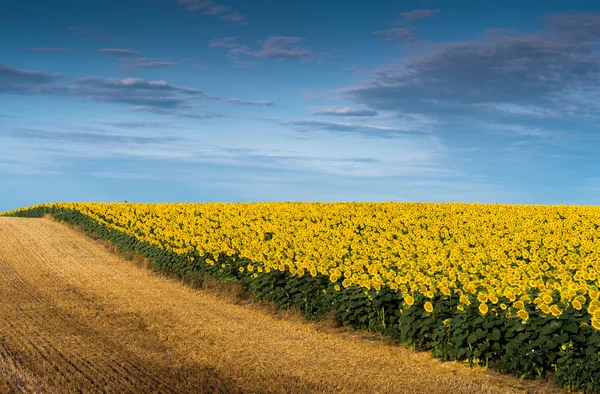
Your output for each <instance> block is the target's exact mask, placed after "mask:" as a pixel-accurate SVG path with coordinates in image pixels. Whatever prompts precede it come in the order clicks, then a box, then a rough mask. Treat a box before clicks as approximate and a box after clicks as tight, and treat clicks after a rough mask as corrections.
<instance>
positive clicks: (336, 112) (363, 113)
mask: <svg viewBox="0 0 600 394" xmlns="http://www.w3.org/2000/svg"><path fill="white" fill-rule="evenodd" d="M310 113H311V114H312V115H332V116H344V117H345V116H348V117H353V116H355V117H368V116H376V115H377V111H373V110H370V109H355V108H350V107H343V108H321V109H315V110H312V111H311V112H310Z"/></svg>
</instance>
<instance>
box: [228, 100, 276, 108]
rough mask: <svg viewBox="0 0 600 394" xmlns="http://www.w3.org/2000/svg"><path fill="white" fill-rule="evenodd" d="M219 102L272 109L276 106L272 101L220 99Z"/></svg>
mask: <svg viewBox="0 0 600 394" xmlns="http://www.w3.org/2000/svg"><path fill="white" fill-rule="evenodd" d="M219 101H223V102H226V103H233V104H242V105H258V106H261V107H274V106H276V105H277V104H275V103H274V102H272V101H266V100H242V99H239V98H220V99H219Z"/></svg>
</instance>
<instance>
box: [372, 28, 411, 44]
mask: <svg viewBox="0 0 600 394" xmlns="http://www.w3.org/2000/svg"><path fill="white" fill-rule="evenodd" d="M373 34H375V35H376V36H381V37H382V40H383V41H392V40H409V41H411V40H415V39H416V37H415V35H414V33H413V32H412V31H410V30H408V29H404V28H402V27H394V28H393V29H387V30H378V31H376V32H374V33H373Z"/></svg>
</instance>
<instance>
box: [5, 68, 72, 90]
mask: <svg viewBox="0 0 600 394" xmlns="http://www.w3.org/2000/svg"><path fill="white" fill-rule="evenodd" d="M60 76H61V75H60V74H52V73H45V72H41V71H27V70H18V69H15V68H12V67H8V66H5V65H3V64H0V93H35V92H36V91H38V89H39V88H41V87H43V86H47V85H48V84H50V83H51V82H54V81H56V80H57V79H58V78H60Z"/></svg>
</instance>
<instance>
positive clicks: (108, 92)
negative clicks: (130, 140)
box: [0, 65, 276, 119]
mask: <svg viewBox="0 0 600 394" xmlns="http://www.w3.org/2000/svg"><path fill="white" fill-rule="evenodd" d="M60 77H61V75H60V74H51V73H44V72H41V71H26V70H18V69H15V68H11V67H8V66H5V65H0V93H12V94H46V95H55V96H70V97H73V98H76V99H80V100H91V101H103V102H112V103H123V104H130V105H133V106H135V107H136V109H135V110H137V111H147V112H154V113H158V114H165V115H173V116H177V117H186V118H196V119H207V118H213V117H221V116H224V115H222V114H217V113H211V112H199V113H196V112H193V111H190V108H193V107H194V105H193V104H192V101H193V100H216V101H220V102H224V103H231V104H240V105H256V106H266V107H271V106H275V105H276V103H274V102H272V101H267V100H244V99H240V98H227V97H220V96H215V95H209V94H206V93H205V92H203V91H202V90H200V89H195V88H189V87H184V86H177V85H172V84H169V83H167V82H166V81H163V80H158V81H147V80H144V79H142V78H124V79H116V78H99V77H94V76H89V77H83V78H77V79H75V80H74V81H73V83H72V84H70V85H67V84H58V83H56V82H57V80H58V78H60Z"/></svg>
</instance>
